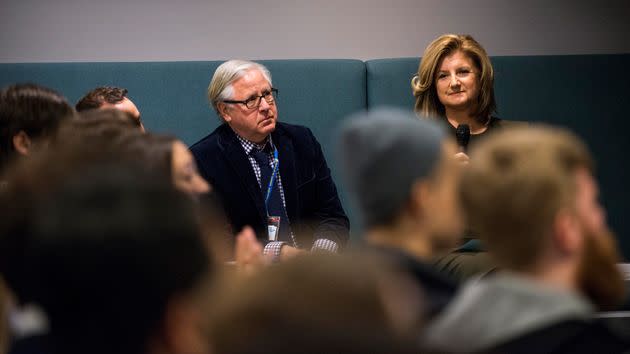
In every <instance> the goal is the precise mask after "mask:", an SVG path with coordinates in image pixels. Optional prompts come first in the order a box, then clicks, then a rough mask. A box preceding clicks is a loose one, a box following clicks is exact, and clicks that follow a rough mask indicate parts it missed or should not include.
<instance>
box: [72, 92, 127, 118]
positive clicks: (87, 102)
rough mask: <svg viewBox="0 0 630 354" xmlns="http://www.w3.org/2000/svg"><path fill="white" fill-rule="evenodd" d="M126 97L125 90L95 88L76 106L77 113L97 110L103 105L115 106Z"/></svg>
mask: <svg viewBox="0 0 630 354" xmlns="http://www.w3.org/2000/svg"><path fill="white" fill-rule="evenodd" d="M125 97H127V89H124V88H120V87H112V86H101V87H97V88H95V89H93V90H91V91H90V92H88V93H86V94H85V96H83V97H82V98H81V99H80V100H79V101H78V102H77V104H76V106H75V107H76V110H77V112H83V111H87V110H92V109H97V108H100V107H101V106H103V105H104V104H112V105H113V104H116V103H119V102H121V101H122V100H123V99H125Z"/></svg>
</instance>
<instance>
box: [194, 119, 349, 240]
mask: <svg viewBox="0 0 630 354" xmlns="http://www.w3.org/2000/svg"><path fill="white" fill-rule="evenodd" d="M271 136H272V139H273V143H274V145H275V146H276V147H277V149H278V158H279V159H280V176H281V179H282V187H283V189H284V197H285V202H286V209H287V215H288V216H289V221H290V222H291V229H292V230H293V233H294V234H295V236H296V240H297V242H298V245H299V246H300V247H302V248H310V247H311V246H312V244H313V242H314V241H315V240H316V239H320V238H325V239H329V240H332V241H335V242H337V244H338V245H339V247H340V248H341V247H344V246H345V244H346V243H347V241H348V236H349V222H348V217H347V216H346V214H345V212H344V210H343V207H342V206H341V202H340V201H339V196H338V195H337V188H336V187H335V183H334V182H333V180H332V177H331V176H330V169H329V168H328V165H327V164H326V160H325V159H324V155H323V153H322V149H321V146H320V145H319V143H318V142H317V140H316V139H315V136H313V133H312V132H311V131H310V129H308V128H306V127H302V126H298V125H291V124H287V123H280V122H278V123H277V124H276V130H275V131H274V132H273V133H272V134H271ZM190 150H191V152H192V154H193V156H194V157H195V160H196V161H197V165H198V167H199V172H200V174H201V175H202V176H203V177H204V178H205V179H206V180H207V181H208V182H210V183H211V184H212V186H213V188H214V191H215V192H216V193H217V194H218V196H219V198H220V199H221V201H222V203H223V205H224V208H225V213H226V216H227V217H228V219H229V220H230V222H231V224H232V231H233V232H235V233H236V232H239V231H240V230H241V229H242V228H243V227H244V226H246V225H250V226H251V227H253V228H254V230H255V231H256V234H257V235H258V237H259V239H260V240H261V241H266V239H267V218H266V212H265V205H264V200H263V195H262V192H261V190H260V187H259V185H258V182H257V181H256V176H255V175H254V171H253V169H252V166H251V164H250V162H249V160H248V159H247V156H246V155H245V150H244V149H243V147H242V146H241V143H240V142H239V140H238V138H237V137H236V134H235V133H234V131H232V129H231V128H230V127H229V126H228V125H227V124H223V125H221V126H220V127H218V128H217V129H215V131H214V132H212V133H211V134H210V135H208V136H206V137H205V138H203V139H201V140H200V141H198V142H197V143H195V144H194V145H193V146H192V147H191V148H190Z"/></svg>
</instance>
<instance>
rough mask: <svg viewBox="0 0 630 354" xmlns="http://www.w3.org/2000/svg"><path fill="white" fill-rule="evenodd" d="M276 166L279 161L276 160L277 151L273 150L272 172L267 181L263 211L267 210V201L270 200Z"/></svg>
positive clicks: (278, 164) (276, 173)
mask: <svg viewBox="0 0 630 354" xmlns="http://www.w3.org/2000/svg"><path fill="white" fill-rule="evenodd" d="M278 166H280V160H278V149H273V171H272V172H271V178H270V179H269V185H268V186H267V196H266V197H265V209H268V205H269V199H270V198H271V192H272V191H273V185H274V183H275V182H276V176H277V175H278Z"/></svg>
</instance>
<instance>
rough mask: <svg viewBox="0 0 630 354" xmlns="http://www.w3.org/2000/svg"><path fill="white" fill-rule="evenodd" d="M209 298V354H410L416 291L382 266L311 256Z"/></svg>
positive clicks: (229, 286) (238, 280)
mask: <svg viewBox="0 0 630 354" xmlns="http://www.w3.org/2000/svg"><path fill="white" fill-rule="evenodd" d="M228 280H229V282H227V285H225V284H224V286H223V287H220V288H219V290H218V291H217V292H216V293H214V296H213V298H212V299H213V300H212V311H211V316H210V320H211V321H210V331H209V333H210V335H209V338H210V346H211V353H214V354H257V353H260V354H263V353H274V354H284V353H286V354H289V353H301V354H311V353H312V354H320V353H372V354H379V353H383V354H385V353H388V354H394V353H415V352H417V351H416V350H412V349H413V348H414V344H413V340H412V339H411V337H410V333H413V332H415V331H416V327H417V326H420V325H422V324H421V323H420V322H418V318H419V317H420V315H419V314H420V313H421V311H422V302H421V297H420V291H419V289H418V288H417V287H415V286H414V285H413V282H409V281H408V279H406V278H405V277H403V276H402V275H400V274H397V273H395V272H392V271H390V270H389V269H388V268H387V266H386V265H385V264H380V263H374V262H373V261H370V260H368V259H363V258H357V257H349V256H344V257H342V256H337V255H330V254H317V255H307V256H304V257H298V258H294V259H291V260H288V261H287V262H283V263H280V264H276V265H274V266H271V267H267V268H263V269H260V270H259V271H258V272H257V273H256V274H255V275H254V276H251V277H236V279H234V278H231V279H228Z"/></svg>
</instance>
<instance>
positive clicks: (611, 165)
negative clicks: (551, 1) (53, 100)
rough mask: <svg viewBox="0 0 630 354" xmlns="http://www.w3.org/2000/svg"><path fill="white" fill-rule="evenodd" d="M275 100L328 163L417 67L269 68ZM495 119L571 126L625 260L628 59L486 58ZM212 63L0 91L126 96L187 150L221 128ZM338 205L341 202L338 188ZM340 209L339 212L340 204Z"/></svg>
mask: <svg viewBox="0 0 630 354" xmlns="http://www.w3.org/2000/svg"><path fill="white" fill-rule="evenodd" d="M262 62H263V63H264V64H265V65H267V66H268V68H269V69H270V71H271V73H272V75H273V81H274V86H275V87H277V88H278V89H279V90H280V93H279V101H278V108H279V117H280V119H281V120H285V121H287V122H293V123H297V124H303V125H306V126H308V127H310V128H311V129H312V130H313V132H314V134H315V135H316V137H317V138H318V139H319V140H320V142H321V144H322V147H323V149H324V153H325V154H326V156H327V158H328V161H329V163H330V164H331V166H333V174H334V175H335V176H336V173H335V171H336V169H335V168H334V161H333V156H332V154H333V151H332V150H333V145H332V142H333V135H334V131H335V128H336V126H337V125H338V124H339V122H340V121H341V119H342V118H343V117H345V116H346V115H348V114H350V113H353V112H356V111H359V110H363V109H366V108H374V107H377V106H381V105H388V106H396V107H400V108H403V109H408V110H412V109H413V104H414V98H413V96H412V95H411V88H410V83H409V82H410V80H411V77H412V76H413V75H414V74H415V73H416V71H417V68H418V63H419V58H397V59H379V60H369V61H367V62H362V61H359V60H268V61H262ZM492 62H493V65H494V69H495V90H496V98H497V103H498V108H499V113H498V116H499V117H502V118H505V119H512V120H526V121H534V122H547V123H551V124H558V125H562V126H566V127H569V128H570V129H572V130H573V131H575V132H576V133H577V134H579V135H580V136H581V137H583V138H584V139H585V140H586V142H587V143H588V145H589V147H590V148H591V149H592V151H593V153H594V155H595V156H596V158H597V160H598V178H599V180H600V184H601V194H602V200H603V202H604V205H605V206H606V207H607V208H608V216H609V222H610V224H611V225H612V226H613V228H614V230H615V231H617V232H618V233H619V235H620V237H619V242H620V244H621V246H622V247H623V248H624V251H625V252H624V253H625V256H626V259H630V237H627V236H626V235H629V234H630V218H626V217H625V208H626V200H630V190H629V188H628V187H627V186H626V181H630V168H629V167H628V166H627V165H628V163H627V162H626V157H625V156H624V154H625V153H626V152H630V139H628V138H626V137H625V136H624V135H623V134H624V133H625V132H626V131H630V119H628V118H630V117H628V115H627V113H626V110H625V107H626V106H627V102H628V98H627V97H626V96H627V92H628V89H627V83H628V82H630V71H629V70H626V69H625V68H626V67H628V66H630V54H620V55H576V56H519V57H493V58H492ZM219 64H220V62H218V61H208V62H157V63H156V62H147V63H59V64H48V63H43V64H0V86H6V85H8V84H10V83H14V82H26V81H30V82H36V83H40V84H42V85H45V86H49V87H51V88H54V89H56V90H59V91H60V92H62V93H63V94H64V95H66V97H68V99H69V100H70V101H71V102H73V103H74V102H76V100H77V99H78V98H79V97H81V96H82V95H83V94H84V93H85V92H87V91H88V90H89V89H91V88H93V87H95V86H98V85H116V86H122V87H126V88H127V89H129V95H130V97H131V98H132V99H133V100H134V102H135V103H136V104H137V105H138V107H139V109H140V110H141V112H142V115H143V119H144V120H145V124H146V126H147V129H149V130H152V131H158V132H169V133H172V134H175V135H177V136H178V137H180V138H181V139H182V140H183V141H184V142H186V143H188V144H192V143H194V142H195V141H197V140H198V139H200V138H202V137H203V136H205V135H206V134H208V133H209V132H211V131H212V130H213V129H214V128H215V127H216V126H217V125H218V124H219V120H218V118H217V116H216V115H215V113H214V112H213V110H212V109H211V108H210V107H209V105H208V102H207V99H206V89H207V86H208V83H209V81H210V78H211V76H212V73H213V72H214V70H215V69H216V67H217V66H218V65H219ZM341 192H342V193H341V194H342V200H344V202H345V201H346V198H345V193H343V188H341ZM346 204H347V203H346Z"/></svg>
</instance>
